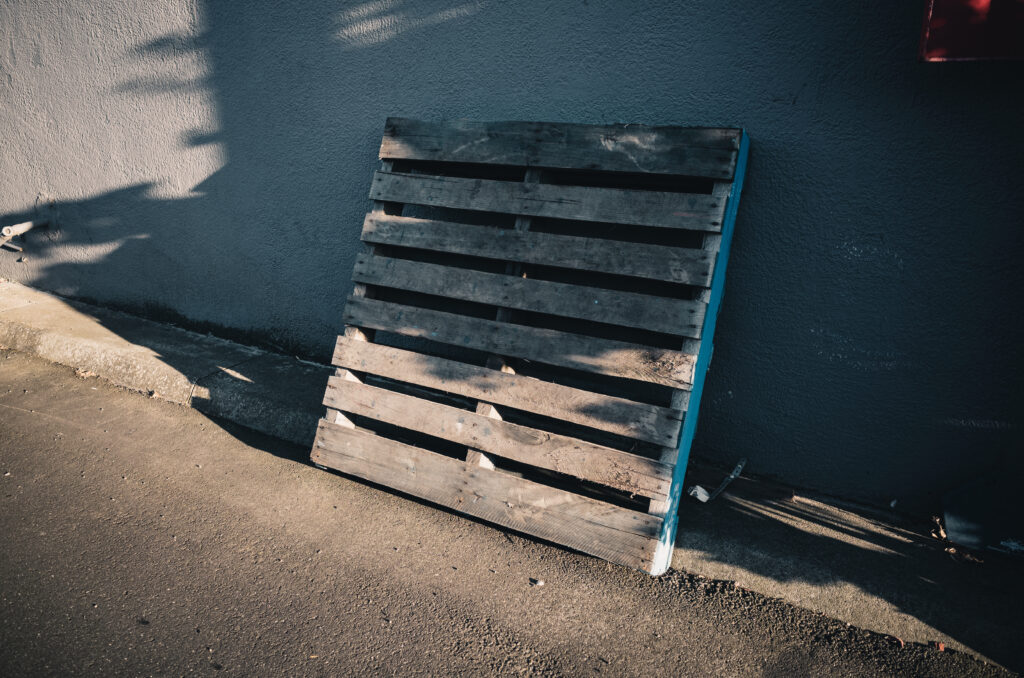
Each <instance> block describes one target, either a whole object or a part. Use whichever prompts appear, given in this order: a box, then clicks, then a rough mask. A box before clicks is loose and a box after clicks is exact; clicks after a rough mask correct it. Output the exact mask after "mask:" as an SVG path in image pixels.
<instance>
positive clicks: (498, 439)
mask: <svg viewBox="0 0 1024 678" xmlns="http://www.w3.org/2000/svg"><path fill="white" fill-rule="evenodd" d="M324 404H325V405H327V406H328V407H331V408H334V409H337V410H342V411H344V412H351V413H352V414H358V415H361V416H363V417H367V418H370V419H374V420H376V421H381V422H386V423H388V424H394V425H395V426H400V427H402V428H407V429H411V430H413V431H419V432H420V433H426V434H427V435H431V436H434V437H436V438H443V439H445V440H450V441H452V442H456V443H460V444H463V445H466V446H468V447H470V448H473V449H475V450H479V451H481V452H486V453H490V454H496V455H498V456H500V457H505V458H507V459H512V460H514V461H518V462H522V463H525V464H530V465H532V466H536V467H539V468H545V469H549V470H551V471H557V472H559V473H565V474H568V475H572V476H576V477H577V478H582V479H583V480H589V481H592V482H595V483H600V484H601V485H607V486H608V487H613V488H616V489H619V490H623V491H625V492H630V493H633V494H639V495H641V496H644V497H654V498H659V499H665V498H667V496H668V489H669V482H670V481H671V477H672V467H671V466H670V465H666V464H662V463H660V462H658V461H655V460H653V459H648V458H646V457H641V456H638V455H635V454H630V453H628V452H622V451H620V450H616V449H613V448H610V447H604V446H602V445H595V444H593V443H589V442H586V441H583V440H579V439H578V438H571V437H569V436H562V435H558V434H555V433H549V432H547V431H541V430H538V429H535V428H531V427H529V426H521V425H519V424H513V423H510V422H506V421H502V420H501V419H496V418H493V417H490V416H486V415H484V414H477V413H474V412H469V411H467V410H462V409H459V408H457V407H451V406H449V405H442V404H440V403H435V402H432V401H429V400H424V399H422V398H416V397H413V396H409V395H405V394H402V393H396V392H394V391H389V390H387V389H383V388H377V387H375V386H370V385H367V384H360V383H357V382H353V381H348V380H345V379H342V378H340V377H332V378H331V379H330V380H329V382H328V384H327V392H326V395H325V396H324Z"/></svg>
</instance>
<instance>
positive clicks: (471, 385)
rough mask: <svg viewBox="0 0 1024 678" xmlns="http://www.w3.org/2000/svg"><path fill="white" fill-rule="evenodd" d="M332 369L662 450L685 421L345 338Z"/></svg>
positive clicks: (667, 412)
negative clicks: (516, 411) (470, 400)
mask: <svg viewBox="0 0 1024 678" xmlns="http://www.w3.org/2000/svg"><path fill="white" fill-rule="evenodd" d="M334 364H335V365H337V366H338V367H342V368H347V369H350V370H355V371H357V372H367V373H370V374H375V375H378V376H381V377H387V378H389V379H395V380H398V381H403V382H407V383H411V384H416V385H418V386H425V387H427V388H433V389H437V390H439V391H446V392H448V393H457V394H459V395H463V396H466V397H468V398H473V399H474V400H482V401H484V402H488V403H494V404H497V405H505V406H507V407H512V408H515V409H519V410H525V411H528V412H533V413H534V414H539V415H543V416H546V417H553V418H556V419H561V420H563V421H567V422H570V423H573V424H579V425H581V426H587V427H590V428H593V429H597V430H600V431H607V432H609V433H614V434H616V435H621V436H626V437H629V438H636V439H639V440H645V441H648V442H652V443H657V444H661V445H674V444H676V442H677V441H678V439H679V438H678V435H679V427H680V423H681V421H682V419H683V412H682V411H681V410H672V409H669V408H666V407H658V406H656V405H648V404H646V403H638V402H634V401H632V400H627V399H625V398H616V397H613V396H608V395H603V394H600V393H593V392H591V391H584V390H581V389H577V388H571V387H569V386H562V385H561V384H554V383H551V382H547V381H542V380H540V379H534V378H531V377H524V376H522V375H518V374H510V373H508V372H502V371H500V370H492V369H489V368H486V367H479V366H476V365H468V364H466V363H460V362H458V361H455V360H447V359H445V358H437V357H434V356H428V355H423V354H420V353H416V352H414V351H406V350H404V349H400V348H393V347H390V346H381V345H379V344H369V343H366V342H359V341H354V340H352V339H348V338H345V337H338V343H337V346H336V347H335V351H334Z"/></svg>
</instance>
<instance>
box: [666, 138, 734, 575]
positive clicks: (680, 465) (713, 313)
mask: <svg viewBox="0 0 1024 678" xmlns="http://www.w3.org/2000/svg"><path fill="white" fill-rule="evenodd" d="M749 150H750V138H749V137H748V136H747V132H746V130H744V131H743V134H742V136H741V137H740V148H739V153H738V155H737V157H736V173H735V175H734V178H733V184H732V189H731V191H730V192H729V202H728V205H727V206H726V212H725V218H724V220H723V222H722V242H721V244H720V246H719V250H718V261H717V263H716V265H715V272H714V275H713V276H712V278H711V299H710V301H709V302H708V307H707V311H706V314H705V316H704V330H703V332H702V337H703V338H702V340H701V344H700V352H699V353H698V354H697V366H696V368H695V372H694V379H693V389H692V390H691V392H690V405H689V409H688V410H687V412H686V418H685V419H684V420H683V430H682V432H681V433H680V436H679V457H678V458H677V460H676V467H675V470H674V472H673V473H672V489H671V490H670V491H669V506H668V511H667V512H666V514H665V521H664V523H662V526H661V534H660V535H659V538H658V546H657V547H656V548H655V551H654V558H653V562H652V566H651V574H652V575H655V576H657V575H660V574H664V573H665V571H666V570H668V568H669V565H670V564H671V563H672V549H673V547H674V546H675V539H676V528H677V527H678V525H679V502H680V499H681V498H682V495H683V481H684V479H685V478H686V467H687V465H688V463H689V460H690V446H691V445H692V444H693V436H694V434H695V433H696V432H697V418H698V415H699V413H700V400H701V395H702V394H703V391H704V377H705V375H706V374H707V371H708V365H709V363H710V362H711V352H712V350H713V349H714V344H713V341H714V336H715V325H716V323H717V321H718V309H719V308H720V307H721V305H722V294H723V292H724V291H725V271H726V268H727V265H728V263H729V249H730V246H731V245H732V232H733V227H734V226H735V223H736V212H737V210H738V209H739V203H740V200H739V198H740V191H742V190H743V177H744V176H745V175H746V171H747V154H748V152H749Z"/></svg>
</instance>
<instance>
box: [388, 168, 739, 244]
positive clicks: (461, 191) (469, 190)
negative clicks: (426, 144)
mask: <svg viewBox="0 0 1024 678" xmlns="http://www.w3.org/2000/svg"><path fill="white" fill-rule="evenodd" d="M370 197H371V198H372V199H374V200H388V201H394V202H403V203H412V204H415V205H429V206H433V207H451V208H456V209H466V210H477V211H481V212H501V213H506V214H523V215H526V216H532V217H551V218H557V219H573V220H577V221H598V222H607V223H614V224H631V225H636V226H657V227H661V228H683V229H691V230H698V231H713V232H717V231H720V230H721V228H722V215H723V213H724V212H725V201H724V200H721V199H719V198H717V197H715V196H711V195H694V194H689V193H665V192H659V191H632V190H625V189H619V188H592V187H589V186H556V185H552V184H541V183H536V184H534V183H529V184H528V183H519V182H513V181H492V180H488V179H464V178H461V177H444V176H428V175H422V174H402V173H397V172H375V173H374V175H373V183H372V185H371V186H370Z"/></svg>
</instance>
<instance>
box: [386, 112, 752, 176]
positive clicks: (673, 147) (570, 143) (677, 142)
mask: <svg viewBox="0 0 1024 678" xmlns="http://www.w3.org/2000/svg"><path fill="white" fill-rule="evenodd" d="M739 134H740V130H738V129H722V128H706V127H703V128H702V127H649V126H647V125H622V124H619V125H581V124H571V123H543V122H471V121H464V120H455V121H446V122H423V121H419V120H409V119H407V118H388V120H387V123H386V124H385V127H384V138H383V139H382V141H381V146H380V157H381V158H393V159H411V160H440V161H446V162H470V163H488V164H501V165H525V166H528V167H548V168H563V169H585V170H602V171H606V172H608V171H617V172H642V173H653V174H679V175H688V176H700V177H710V178H713V179H731V178H732V175H733V170H734V168H735V165H736V149H737V148H738V147H739Z"/></svg>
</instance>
